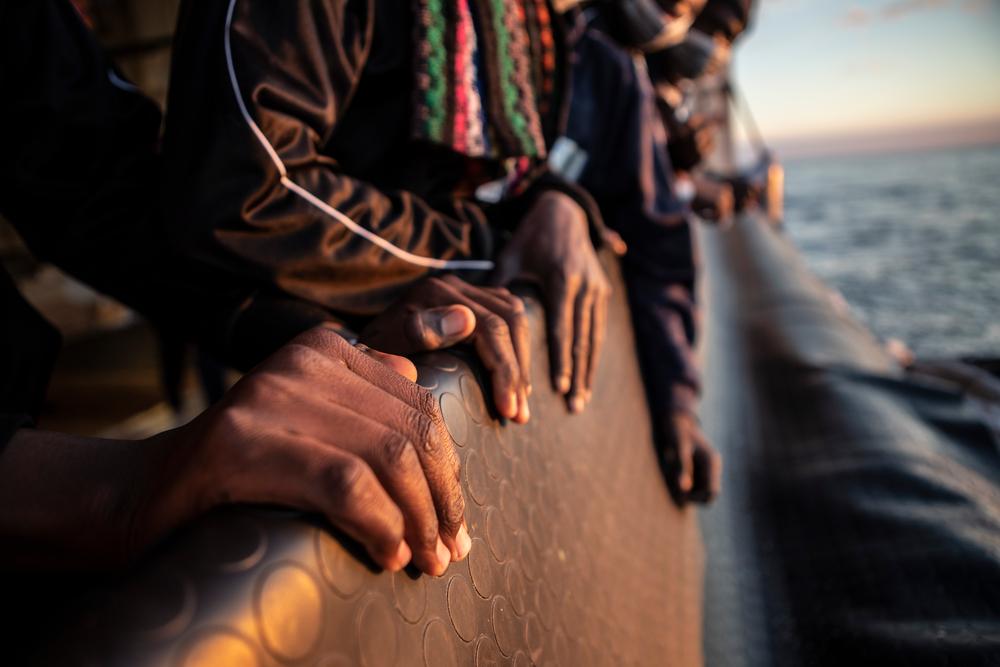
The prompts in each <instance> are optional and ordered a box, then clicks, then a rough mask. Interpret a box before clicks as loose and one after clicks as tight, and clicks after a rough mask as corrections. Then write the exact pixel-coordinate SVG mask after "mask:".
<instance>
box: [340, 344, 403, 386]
mask: <svg viewBox="0 0 1000 667" xmlns="http://www.w3.org/2000/svg"><path fill="white" fill-rule="evenodd" d="M355 347H356V348H357V349H358V350H360V351H361V352H363V353H365V354H367V355H368V356H370V357H371V358H373V359H375V360H376V361H378V362H379V363H381V364H384V365H385V366H388V367H389V368H391V369H392V370H394V371H396V372H397V373H399V374H400V375H402V376H403V377H404V378H406V379H407V380H409V381H410V382H416V381H417V367H416V366H414V365H413V362H412V361H410V360H409V359H407V358H406V357H401V356H399V355H398V354H386V353H385V352H379V351H378V350H373V349H372V348H370V347H368V346H367V345H365V344H363V343H358V344H356V345H355Z"/></svg>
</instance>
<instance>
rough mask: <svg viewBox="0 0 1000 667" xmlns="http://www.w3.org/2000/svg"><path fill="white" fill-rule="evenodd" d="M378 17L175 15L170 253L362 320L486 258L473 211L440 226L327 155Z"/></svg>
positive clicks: (369, 12) (289, 4)
mask: <svg viewBox="0 0 1000 667" xmlns="http://www.w3.org/2000/svg"><path fill="white" fill-rule="evenodd" d="M230 12H231V14H230ZM374 12H375V3H374V2H373V0H323V1H319V0H283V1H282V2H251V1H249V0H229V1H228V2H202V1H201V0H190V1H189V2H187V3H186V4H185V5H184V7H183V9H182V15H181V21H180V26H179V32H178V37H177V40H176V42H175V55H174V70H173V71H174V74H173V82H174V83H173V84H172V88H171V97H170V105H169V113H168V119H167V135H166V146H165V151H166V161H167V166H166V169H167V174H166V179H165V184H166V187H167V190H166V192H165V202H166V206H167V208H168V210H169V211H170V214H169V219H170V223H171V229H172V230H174V231H175V232H178V231H180V232H181V235H180V236H179V237H178V238H177V239H175V241H176V242H178V243H181V244H183V245H184V246H185V247H189V248H193V249H194V251H195V252H196V253H201V254H203V255H205V256H207V257H208V258H209V261H213V262H214V261H223V262H231V263H232V264H233V266H234V267H235V270H236V271H239V272H242V273H245V274H247V275H251V276H253V277H254V279H255V280H257V281H259V282H261V283H263V284H267V285H276V286H277V287H279V288H280V289H282V290H284V291H286V292H288V293H291V294H294V295H296V296H299V297H302V298H305V299H307V300H309V301H312V302H314V303H317V304H320V305H322V306H325V307H328V308H332V309H335V310H338V311H339V312H342V313H347V314H361V315H365V314H371V313H373V312H377V311H378V310H379V309H380V308H381V307H383V306H384V305H386V304H387V303H388V302H389V301H390V300H391V299H392V297H393V296H394V295H395V294H396V293H398V291H399V290H400V289H401V288H402V287H404V286H406V285H407V284H409V283H411V282H412V281H413V280H415V279H417V278H419V277H421V276H422V275H424V274H426V273H428V272H429V271H431V270H434V269H435V268H462V267H463V266H464V265H461V264H459V265H448V264H444V263H443V262H452V261H456V260H457V261H460V262H461V261H465V260H477V259H482V258H483V257H484V256H485V255H486V254H487V252H488V247H489V243H490V238H491V237H490V234H489V228H488V223H487V220H486V217H485V215H484V214H483V213H482V211H481V210H480V209H479V208H478V207H476V206H474V205H471V204H457V205H455V206H453V207H450V210H449V212H448V213H449V214H445V213H442V212H440V211H439V210H436V209H435V208H433V207H432V206H431V205H429V204H428V203H427V202H426V201H423V200H422V199H420V198H419V197H417V196H415V195H414V194H412V193H409V192H405V191H391V190H387V189H381V188H379V187H376V186H375V185H373V184H371V183H370V182H365V181H364V180H360V179H358V178H354V177H352V176H351V175H348V174H347V173H345V171H344V170H343V169H342V166H341V164H339V163H338V161H337V160H336V159H335V158H336V156H333V157H331V156H330V155H329V154H327V152H326V151H324V148H325V147H326V146H327V145H328V143H329V142H330V140H331V137H333V136H334V133H335V132H336V130H337V127H338V122H339V121H340V120H341V119H342V116H343V114H344V112H345V109H346V108H347V107H348V106H349V105H350V103H351V98H352V96H353V94H354V93H355V92H356V89H357V86H358V83H359V80H360V78H361V76H362V71H363V70H365V67H366V64H367V61H368V58H369V55H370V50H371V44H372V31H373V21H374ZM396 20H402V18H401V17H396ZM386 131H387V132H390V131H395V128H386ZM345 219H346V220H347V221H348V222H347V223H345ZM350 225H356V226H357V228H356V229H351V228H350ZM373 239H378V240H377V241H374V242H373ZM219 251H222V255H219V254H218V253H219ZM426 260H430V261H426ZM472 266H476V265H475V264H473V265H472ZM479 268H483V267H482V266H480V267H479Z"/></svg>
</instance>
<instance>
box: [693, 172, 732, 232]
mask: <svg viewBox="0 0 1000 667" xmlns="http://www.w3.org/2000/svg"><path fill="white" fill-rule="evenodd" d="M691 208H692V209H693V210H694V212H695V213H697V214H698V216H699V217H700V218H702V219H703V220H707V221H709V222H717V223H719V224H721V225H726V224H728V223H729V222H731V221H732V219H733V215H734V213H735V210H736V196H735V194H734V193H733V186H732V185H730V184H729V183H724V182H721V181H714V180H711V179H708V178H697V179H696V180H695V197H694V201H693V202H692V203H691Z"/></svg>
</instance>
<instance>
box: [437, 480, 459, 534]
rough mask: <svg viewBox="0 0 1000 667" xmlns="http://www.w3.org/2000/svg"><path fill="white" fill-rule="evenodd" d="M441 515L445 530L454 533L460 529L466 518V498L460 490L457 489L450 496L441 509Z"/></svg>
mask: <svg viewBox="0 0 1000 667" xmlns="http://www.w3.org/2000/svg"><path fill="white" fill-rule="evenodd" d="M440 513H441V521H442V522H443V523H444V528H445V530H447V531H449V532H452V531H454V530H457V529H458V527H459V526H460V525H461V524H462V520H463V519H464V518H465V498H464V497H463V496H462V493H461V491H460V490H458V489H455V490H454V493H451V494H449V496H448V498H446V499H445V501H444V503H443V506H442V507H441V508H440Z"/></svg>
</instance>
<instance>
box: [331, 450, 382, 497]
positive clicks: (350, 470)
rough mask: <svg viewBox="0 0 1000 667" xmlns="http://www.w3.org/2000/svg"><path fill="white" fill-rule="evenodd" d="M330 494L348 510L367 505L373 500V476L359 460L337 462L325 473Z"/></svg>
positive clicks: (351, 458)
mask: <svg viewBox="0 0 1000 667" xmlns="http://www.w3.org/2000/svg"><path fill="white" fill-rule="evenodd" d="M327 477H328V478H329V481H328V488H329V490H330V494H331V495H333V496H334V497H336V498H339V499H340V501H341V502H342V503H343V504H344V506H345V507H347V508H348V509H350V508H354V507H359V506H363V505H365V504H369V503H371V502H372V500H373V499H374V494H375V486H374V485H375V475H374V474H373V473H372V471H371V468H369V467H368V465H367V464H366V463H365V462H364V461H362V460H361V459H359V458H356V457H350V458H345V459H342V460H339V461H337V462H336V463H335V464H334V465H332V466H331V467H330V469H329V472H328V473H327Z"/></svg>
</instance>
